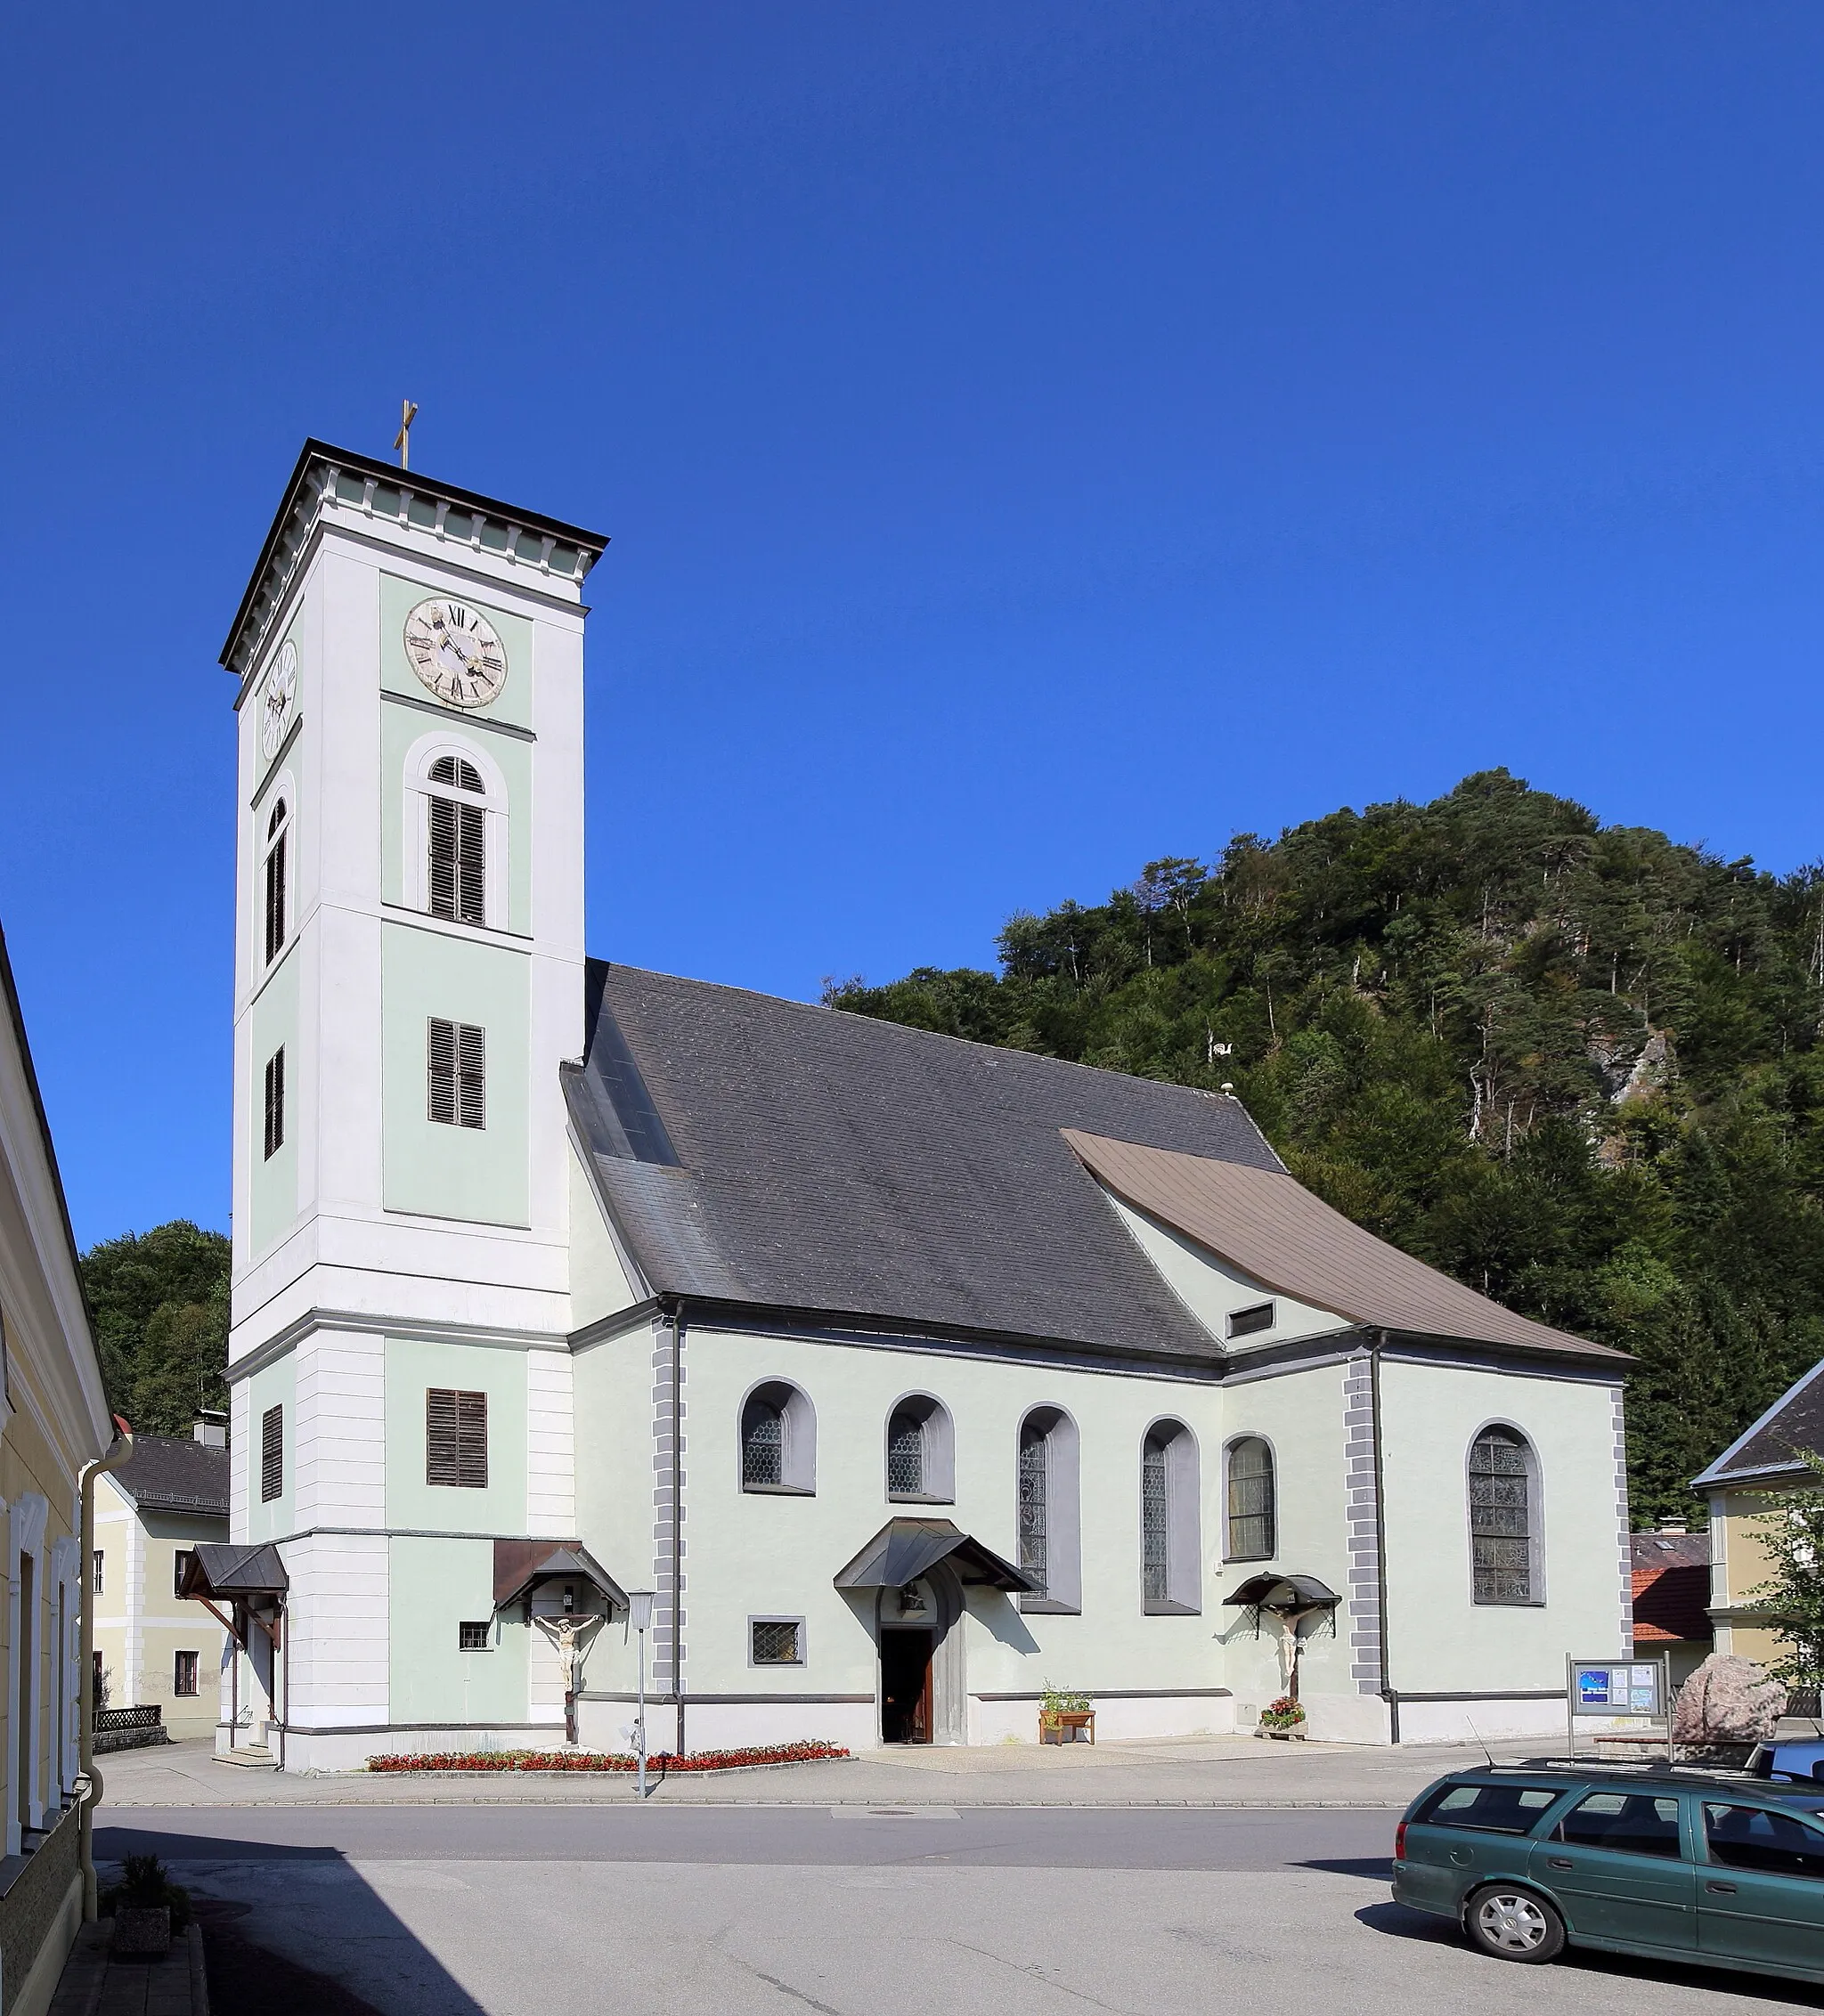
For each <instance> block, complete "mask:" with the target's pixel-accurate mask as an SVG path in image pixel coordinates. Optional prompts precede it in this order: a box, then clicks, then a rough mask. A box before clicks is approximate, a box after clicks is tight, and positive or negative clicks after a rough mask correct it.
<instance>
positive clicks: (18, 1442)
mask: <svg viewBox="0 0 1824 2016" xmlns="http://www.w3.org/2000/svg"><path fill="white" fill-rule="evenodd" d="M113 1439H114V1429H113V1424H112V1422H111V1421H110V1418H109V1412H108V1402H107V1399H106V1396H105V1394H104V1393H103V1390H102V1368H101V1365H100V1363H99V1362H98V1361H97V1359H96V1356H95V1343H94V1332H93V1331H92V1329H91V1328H90V1324H89V1313H88V1305H87V1304H86V1303H85V1300H84V1298H83V1292H82V1283H81V1277H80V1275H79V1273H78V1271H77V1254H76V1242H75V1240H74V1239H73V1238H72V1237H71V1235H70V1229H69V1211H68V1208H67V1207H66V1206H65V1204H64V1200H63V1185H62V1183H61V1179H60V1177H59V1175H58V1173H57V1158H56V1156H55V1153H54V1152H53V1149H52V1146H51V1135H50V1130H49V1128H48V1126H46V1124H45V1107H44V1101H43V1100H42V1099H41V1097H40V1096H39V1093H38V1085H37V1076H36V1074H35V1073H34V1071H33V1069H32V1061H31V1053H30V1051H29V1050H28V1048H27V1046H26V1037H25V1023H24V1020H23V1018H22V1017H21V1015H20V1006H19V996H18V993H17V991H16V990H15V988H14V987H13V983H12V966H11V964H10V963H8V961H7V957H6V942H5V939H4V936H0V1535H4V1548H5V1552H4V1557H0V1558H4V1564H5V1574H6V1580H5V1584H4V1611H0V1626H4V1631H5V1646H4V1652H0V1659H4V1679H0V1815H4V1821H5V1828H6V1834H5V1842H4V1849H5V1852H4V1858H0V2016H43V2012H44V2011H45V2010H46V2009H48V2008H49V2006H50V2004H51V1997H52V1996H53V1992H54V1991H55V1988H56V1985H57V1977H58V1974H59V1973H60V1972H61V1969H62V1966H63V1961H64V1956H65V1955H67V1954H68V1952H69V1947H70V1945H71V1943H72V1942H73V1941H74V1939H75V1938H76V1932H77V1926H78V1925H79V1924H80V1923H82V1912H83V1882H82V1870H81V1858H80V1836H79V1833H78V1820H77V1801H76V1792H77V1774H78V1761H77V1759H78V1749H77V1718H78V1710H79V1705H80V1699H81V1678H80V1675H81V1659H82V1638H81V1621H82V1604H83V1594H84V1579H83V1573H82V1542H81V1538H80V1535H81V1532H82V1515H81V1509H80V1487H81V1479H82V1473H83V1471H84V1469H85V1467H86V1466H87V1465H88V1464H90V1463H93V1462H95V1461H98V1460H99V1459H101V1458H102V1456H103V1455H105V1454H106V1452H107V1451H108V1448H109V1446H110V1443H112V1441H113Z"/></svg>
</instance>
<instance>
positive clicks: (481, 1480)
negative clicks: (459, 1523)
mask: <svg viewBox="0 0 1824 2016" xmlns="http://www.w3.org/2000/svg"><path fill="white" fill-rule="evenodd" d="M424 1481H425V1482H426V1483H427V1484H447V1485H454V1486H456V1487H457V1488H459V1489H460V1490H464V1491H485V1490H486V1489H487V1483H488V1396H487V1394H485V1393H463V1392H460V1391H458V1390H457V1389H456V1388H454V1387H452V1386H431V1387H428V1389H427V1390H426V1393H425V1396H424Z"/></svg>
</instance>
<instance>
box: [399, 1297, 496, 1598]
mask: <svg viewBox="0 0 1824 2016" xmlns="http://www.w3.org/2000/svg"><path fill="white" fill-rule="evenodd" d="M431 1386H454V1387H456V1388H457V1389H459V1390H460V1391H464V1392H470V1393H485V1394H487V1396H488V1482H487V1486H486V1489H485V1490H479V1491H477V1490H473V1489H468V1488H464V1487H461V1486H456V1485H451V1484H427V1483H426V1482H425V1394H426V1391H427V1389H428V1388H429V1387H431ZM387 1525H388V1526H390V1527H392V1528H393V1529H394V1530H395V1532H397V1531H399V1530H400V1529H402V1528H403V1529H406V1530H416V1531H418V1532H474V1533H523V1532H525V1353H524V1352H523V1351H511V1350H507V1349H496V1348H493V1347H492V1346H489V1345H476V1344H433V1343H429V1342H427V1341H426V1340H424V1339H422V1338H418V1337H388V1338H387ZM477 1614H480V1613H477Z"/></svg>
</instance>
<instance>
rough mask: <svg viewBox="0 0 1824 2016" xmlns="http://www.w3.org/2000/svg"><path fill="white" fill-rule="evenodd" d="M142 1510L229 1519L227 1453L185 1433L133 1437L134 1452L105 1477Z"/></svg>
mask: <svg viewBox="0 0 1824 2016" xmlns="http://www.w3.org/2000/svg"><path fill="white" fill-rule="evenodd" d="M108 1474H109V1475H110V1476H111V1477H112V1478H113V1480H114V1482H115V1483H116V1484H118V1486H119V1487H120V1490H121V1491H122V1492H124V1493H125V1495H126V1497H128V1498H130V1499H131V1500H133V1501H134V1504H135V1505H137V1506H138V1507H139V1508H140V1510H141V1511H142V1512H193V1513H199V1514H204V1515H208V1516H218V1517H221V1518H224V1519H225V1518H226V1517H227V1516H228V1451H226V1450H225V1449H211V1448H209V1447H208V1445H207V1444H206V1443H200V1442H192V1441H191V1439H190V1437H189V1436H187V1435H181V1436H180V1435H135V1436H134V1438H133V1454H132V1455H131V1456H129V1457H128V1458H127V1459H126V1462H124V1463H123V1464H122V1465H121V1466H120V1467H119V1468H118V1470H111V1471H110V1472H109V1473H108Z"/></svg>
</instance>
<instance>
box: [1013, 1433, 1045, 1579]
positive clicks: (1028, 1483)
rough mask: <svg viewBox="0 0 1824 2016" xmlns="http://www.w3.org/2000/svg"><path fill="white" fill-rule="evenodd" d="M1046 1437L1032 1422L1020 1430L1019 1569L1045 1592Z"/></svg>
mask: <svg viewBox="0 0 1824 2016" xmlns="http://www.w3.org/2000/svg"><path fill="white" fill-rule="evenodd" d="M1049 1440H1050V1438H1049V1436H1047V1435H1046V1432H1045V1430H1044V1429H1043V1428H1041V1427H1038V1426H1036V1425H1035V1424H1034V1423H1033V1422H1031V1421H1028V1422H1026V1423H1025V1424H1024V1425H1023V1426H1022V1427H1021V1430H1020V1566H1021V1568H1022V1570H1023V1571H1024V1572H1025V1573H1027V1574H1029V1575H1030V1576H1031V1578H1032V1579H1033V1581H1035V1582H1037V1583H1038V1589H1039V1593H1040V1594H1041V1595H1043V1594H1044V1591H1045V1569H1046V1560H1045V1542H1046V1511H1047V1509H1048V1508H1047V1506H1046V1496H1047V1491H1046V1487H1047V1485H1048V1484H1049V1482H1050V1478H1049V1475H1048V1472H1049V1464H1048V1462H1047V1460H1046V1459H1047V1455H1048V1448H1047V1444H1048V1443H1049Z"/></svg>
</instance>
